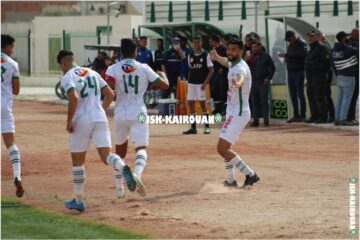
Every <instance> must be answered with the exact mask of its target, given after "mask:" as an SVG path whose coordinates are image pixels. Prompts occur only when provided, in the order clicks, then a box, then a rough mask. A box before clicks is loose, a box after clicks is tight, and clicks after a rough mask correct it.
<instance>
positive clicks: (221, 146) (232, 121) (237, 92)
mask: <svg viewBox="0 0 360 240" xmlns="http://www.w3.org/2000/svg"><path fill="white" fill-rule="evenodd" d="M242 51H243V43H242V41H239V40H235V39H233V40H231V41H230V42H229V47H228V49H227V58H224V57H220V56H219V55H218V54H217V53H216V51H215V50H212V51H211V52H210V55H211V58H212V59H213V60H215V61H218V62H219V63H220V64H221V65H223V66H225V67H228V68H229V72H228V81H229V90H228V94H227V95H228V96H227V108H226V120H225V123H224V125H223V127H222V128H221V133H220V138H219V141H218V145H217V151H218V153H219V154H220V155H221V156H222V157H223V158H224V159H225V169H226V172H227V180H225V181H224V185H225V186H227V187H237V186H238V185H237V182H236V180H235V172H234V167H236V168H238V169H239V170H240V172H241V173H243V174H245V176H246V179H245V182H244V185H243V186H244V187H245V186H251V185H253V184H254V183H256V182H257V181H259V180H260V178H259V177H258V176H257V174H256V173H255V172H254V171H253V170H251V168H250V167H249V166H247V165H246V164H245V162H244V161H242V159H241V158H240V157H239V155H237V153H235V152H234V151H233V150H232V149H231V145H233V144H235V142H236V141H237V140H238V139H239V137H240V134H241V132H242V131H243V130H244V128H245V127H246V125H247V123H248V122H249V120H250V116H251V114H250V107H249V95H250V89H251V73H250V69H249V67H248V65H247V64H246V63H245V61H244V60H243V59H242V58H241V56H242Z"/></svg>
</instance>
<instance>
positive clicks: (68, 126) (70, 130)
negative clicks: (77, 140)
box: [66, 122, 74, 133]
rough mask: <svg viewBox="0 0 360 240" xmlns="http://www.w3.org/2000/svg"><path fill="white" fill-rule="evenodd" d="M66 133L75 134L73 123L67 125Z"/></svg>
mask: <svg viewBox="0 0 360 240" xmlns="http://www.w3.org/2000/svg"><path fill="white" fill-rule="evenodd" d="M66 131H68V133H72V132H74V127H73V125H72V123H71V122H70V123H67V125H66Z"/></svg>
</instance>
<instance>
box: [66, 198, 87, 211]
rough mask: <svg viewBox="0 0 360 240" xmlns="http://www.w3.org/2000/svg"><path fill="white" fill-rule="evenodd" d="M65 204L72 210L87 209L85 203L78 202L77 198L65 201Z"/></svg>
mask: <svg viewBox="0 0 360 240" xmlns="http://www.w3.org/2000/svg"><path fill="white" fill-rule="evenodd" d="M64 205H65V207H66V208H67V209H70V210H76V211H78V212H83V211H85V204H84V203H79V204H78V203H76V200H75V198H74V199H72V200H69V201H65V202H64Z"/></svg>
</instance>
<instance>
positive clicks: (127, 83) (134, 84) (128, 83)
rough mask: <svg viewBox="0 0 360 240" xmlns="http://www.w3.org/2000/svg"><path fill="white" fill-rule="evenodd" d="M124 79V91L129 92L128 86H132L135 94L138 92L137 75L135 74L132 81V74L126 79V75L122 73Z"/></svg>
mask: <svg viewBox="0 0 360 240" xmlns="http://www.w3.org/2000/svg"><path fill="white" fill-rule="evenodd" d="M123 79H124V89H125V92H126V93H129V87H132V88H133V89H134V92H135V94H138V91H139V76H138V75H135V77H134V82H133V76H132V75H128V77H127V79H126V76H125V75H123Z"/></svg>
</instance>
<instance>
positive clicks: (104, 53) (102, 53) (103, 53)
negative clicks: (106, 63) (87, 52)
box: [99, 51, 107, 58]
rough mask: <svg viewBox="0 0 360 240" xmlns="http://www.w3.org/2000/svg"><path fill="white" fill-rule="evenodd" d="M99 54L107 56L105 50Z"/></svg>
mask: <svg viewBox="0 0 360 240" xmlns="http://www.w3.org/2000/svg"><path fill="white" fill-rule="evenodd" d="M99 54H101V55H103V56H104V57H105V58H106V57H107V53H106V52H105V51H101V52H99Z"/></svg>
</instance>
